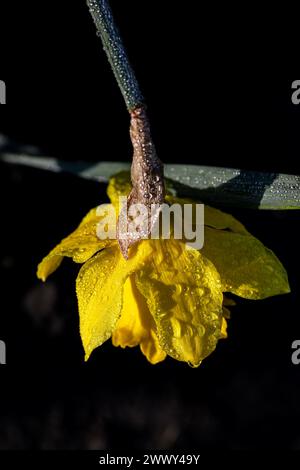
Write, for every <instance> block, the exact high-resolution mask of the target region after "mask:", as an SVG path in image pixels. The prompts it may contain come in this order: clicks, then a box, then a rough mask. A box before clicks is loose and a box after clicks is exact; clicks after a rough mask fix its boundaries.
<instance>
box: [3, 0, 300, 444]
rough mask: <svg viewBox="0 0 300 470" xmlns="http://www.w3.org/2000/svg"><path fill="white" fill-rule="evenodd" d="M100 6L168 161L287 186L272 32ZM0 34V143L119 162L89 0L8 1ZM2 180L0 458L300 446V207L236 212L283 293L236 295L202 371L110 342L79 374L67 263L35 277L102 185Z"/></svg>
mask: <svg viewBox="0 0 300 470" xmlns="http://www.w3.org/2000/svg"><path fill="white" fill-rule="evenodd" d="M161 3H164V4H163V5H161ZM111 4H112V7H113V11H114V13H115V16H116V20H117V23H118V25H119V27H120V30H121V32H122V36H123V38H124V41H125V44H126V46H127V48H128V51H129V55H130V58H131V61H132V64H133V65H134V68H135V70H136V73H137V76H138V79H139V81H140V83H141V86H142V89H143V92H144V95H145V97H146V100H147V103H148V110H149V114H150V118H151V123H152V129H153V134H154V138H155V142H156V144H157V149H158V152H159V155H160V158H161V159H162V160H163V161H164V162H180V163H195V164H209V165H220V166H231V167H237V168H243V169H257V170H264V171H271V172H286V173H293V174H299V148H300V142H299V139H298V135H299V133H298V128H299V124H300V106H299V107H296V106H294V105H293V104H292V103H291V83H292V81H293V80H295V79H297V75H295V76H291V77H290V78H291V79H289V78H280V77H281V75H280V74H279V72H278V71H276V72H272V71H271V70H269V71H268V70H267V65H266V61H265V58H266V54H267V53H268V52H269V42H270V44H273V45H272V46H270V49H271V52H277V50H276V46H275V44H274V43H272V41H271V40H270V38H269V37H267V38H265V41H264V42H262V41H261V40H260V38H259V39H258V38H257V37H256V41H254V40H253V27H252V33H251V29H250V28H249V29H248V28H246V26H245V24H244V23H243V22H237V23H235V24H234V25H233V26H232V25H231V24H228V22H224V23H223V25H222V19H223V16H222V11H218V14H217V15H216V12H211V13H206V12H203V14H202V15H201V14H199V7H197V5H196V2H192V1H189V2H186V6H184V7H183V6H182V5H180V6H176V5H174V4H173V2H154V1H150V0H143V2H140V1H138V0H126V1H125V0H122V1H120V0H119V1H117V0H112V1H111ZM227 13H228V12H227ZM228 14H229V13H228ZM0 23H1V28H0V44H1V63H0V79H1V80H5V82H6V85H7V105H6V106H2V107H1V111H0V133H3V134H5V135H7V136H8V137H9V138H10V139H12V140H13V141H15V142H18V143H19V144H26V145H34V146H38V147H39V148H40V149H41V152H42V153H43V154H44V155H48V156H56V157H59V158H61V159H64V160H84V161H100V160H115V161H119V160H126V161H127V160H130V158H131V146H130V141H129V136H128V126H129V119H128V115H127V112H126V109H125V106H124V104H123V101H122V97H121V95H120V93H119V90H118V88H117V86H116V84H115V82H114V79H113V77H112V73H111V71H110V68H109V66H108V64H107V62H106V58H105V55H104V53H103V52H102V49H101V44H100V40H99V39H98V38H97V37H96V35H95V27H94V24H93V22H92V20H91V18H90V16H89V12H88V9H87V7H86V5H85V2H84V0H76V1H75V0H73V1H71V0H65V1H64V2H61V1H60V2H58V1H57V2H54V1H46V0H44V1H43V2H38V1H33V0H32V1H27V2H21V1H16V2H7V3H6V2H3V3H1V7H0ZM255 31H256V33H257V31H258V30H257V29H255ZM268 57H269V54H268ZM281 72H282V70H281ZM298 78H299V76H298ZM0 171H1V173H0V181H1V183H0V197H1V215H2V224H1V253H0V265H1V279H2V281H1V304H0V339H2V340H5V341H6V344H7V365H6V366H0V448H2V449H28V448H29V449H78V448H79V449H108V450H114V449H120V448H123V449H127V450H143V449H147V448H148V449H149V448H152V449H159V448H161V449H170V450H174V449H181V450H187V449H190V450H197V449H198V450H201V449H215V448H224V449H257V448H277V449H278V448H288V449H299V448H300V432H299V426H298V421H299V418H300V404H299V399H298V397H299V392H300V365H299V366H298V367H297V366H294V365H292V363H291V353H292V350H291V343H292V342H293V341H294V340H295V339H298V338H300V320H299V307H300V298H299V291H298V283H299V281H298V279H299V269H298V266H299V264H298V263H299V254H298V243H299V215H298V212H288V213H287V212H286V213H283V212H258V211H234V212H233V213H234V215H236V216H237V217H238V218H239V219H240V220H241V221H242V222H243V223H245V224H246V225H247V227H248V228H249V230H250V231H252V233H253V234H254V235H256V236H257V237H258V238H259V239H261V240H262V241H263V242H264V243H265V244H266V245H267V246H269V247H270V248H271V249H273V250H274V251H275V253H276V254H277V255H278V256H279V258H280V259H281V260H282V262H283V264H284V265H285V267H286V268H287V271H288V273H289V277H290V282H291V287H292V294H290V295H286V296H282V297H277V298H272V299H267V300H264V301H260V302H251V301H243V300H238V305H237V306H236V307H235V308H234V311H233V314H232V320H231V321H230V323H229V339H228V340H226V341H222V342H220V343H219V345H218V347H217V350H216V351H215V352H214V353H213V354H212V355H211V356H210V357H209V358H208V359H206V360H205V361H204V363H203V365H201V367H200V368H199V369H196V370H192V369H191V368H189V367H188V366H187V365H185V364H181V363H177V362H176V361H174V360H172V359H167V360H166V361H165V362H163V363H162V364H160V365H157V366H151V365H150V364H148V363H147V361H146V359H144V357H143V356H142V355H141V353H140V352H139V350H138V348H134V349H126V350H124V351H123V350H121V349H119V348H118V349H117V348H113V347H112V346H111V344H110V342H107V343H106V344H105V345H104V346H103V347H101V348H99V349H98V350H96V351H95V352H94V353H93V355H92V357H91V359H90V360H89V362H88V363H86V364H85V363H84V362H83V350H82V347H81V342H80V337H79V333H78V316H77V305H76V298H75V291H74V282H75V277H76V273H77V272H78V266H76V265H74V264H72V263H71V262H67V261H66V262H64V263H63V266H62V267H61V269H60V270H59V271H58V272H57V273H56V274H55V275H53V276H52V277H51V278H50V279H49V281H48V282H47V283H46V284H45V285H43V284H41V283H40V282H39V281H38V280H37V279H36V278H35V270H36V265H37V263H38V262H39V261H40V259H41V258H42V257H43V256H44V255H45V254H46V253H47V252H48V251H49V250H50V248H52V247H53V246H54V245H55V243H57V242H58V241H59V240H60V239H61V238H62V237H63V236H65V235H66V234H67V233H69V232H70V231H71V230H73V228H74V227H75V226H76V225H77V224H78V222H79V221H80V220H81V218H82V216H83V215H84V214H85V212H87V211H88V209H89V208H90V207H94V206H96V205H97V204H98V203H99V202H100V201H103V200H104V198H105V187H104V186H102V185H98V184H96V183H91V182H86V181H81V180H79V179H77V178H75V177H71V176H66V175H52V174H50V175H49V174H47V173H44V172H42V171H37V170H30V169H24V168H21V167H15V168H10V167H8V166H6V165H4V164H1V167H0Z"/></svg>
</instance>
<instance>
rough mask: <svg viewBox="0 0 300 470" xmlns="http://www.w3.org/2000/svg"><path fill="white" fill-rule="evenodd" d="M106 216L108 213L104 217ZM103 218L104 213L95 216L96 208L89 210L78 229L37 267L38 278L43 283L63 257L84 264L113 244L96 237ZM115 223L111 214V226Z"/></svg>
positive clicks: (110, 241) (111, 241)
mask: <svg viewBox="0 0 300 470" xmlns="http://www.w3.org/2000/svg"><path fill="white" fill-rule="evenodd" d="M108 214H109V211H108V212H107V214H106V216H107V215H108ZM104 216H105V214H104V213H103V214H102V216H99V215H97V208H94V209H92V210H90V212H89V213H88V214H87V215H86V216H85V217H84V219H83V220H82V222H81V223H80V225H79V227H78V228H77V229H76V230H75V231H74V232H73V233H71V234H70V235H69V236H67V237H66V238H64V239H63V240H62V241H61V242H60V243H59V244H58V245H57V246H56V247H55V248H54V249H53V250H52V251H51V252H50V253H49V254H48V255H47V256H46V257H45V258H44V259H43V260H42V262H41V263H40V264H39V265H38V270H37V276H38V278H39V279H42V280H43V281H45V280H46V279H47V277H48V276H49V275H50V274H51V273H53V272H54V271H55V270H56V269H57V268H58V266H59V265H60V263H61V262H62V260H63V257H64V256H67V257H70V258H73V261H75V262H76V263H84V262H85V261H87V260H88V259H89V258H91V257H92V256H93V255H94V254H95V253H96V252H97V251H99V250H101V249H102V248H104V247H105V246H109V245H111V244H112V243H114V241H113V240H109V239H106V240H100V239H99V238H98V237H97V224H98V223H99V221H100V220H101V219H102V218H104ZM115 223H116V222H115V218H114V217H113V216H112V213H111V224H115Z"/></svg>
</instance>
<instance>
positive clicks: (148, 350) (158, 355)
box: [112, 275, 166, 364]
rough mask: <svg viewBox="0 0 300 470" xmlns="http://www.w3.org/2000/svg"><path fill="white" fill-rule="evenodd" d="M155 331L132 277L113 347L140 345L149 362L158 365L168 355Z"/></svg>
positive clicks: (126, 285) (125, 288)
mask: <svg viewBox="0 0 300 470" xmlns="http://www.w3.org/2000/svg"><path fill="white" fill-rule="evenodd" d="M155 330H156V325H155V322H154V320H153V317H152V316H151V314H150V312H149V309H148V307H147V303H146V301H145V298H144V297H143V296H142V295H141V294H140V292H139V290H138V289H137V287H136V285H135V281H134V275H131V276H130V277H128V278H127V280H126V282H125V285H124V293H123V308H122V312H121V317H120V319H119V321H118V323H117V325H116V329H115V331H114V332H113V335H112V341H113V345H114V346H121V347H122V348H125V347H126V346H130V347H132V346H137V345H140V348H141V351H142V352H143V354H144V355H145V356H146V357H147V359H148V361H149V362H151V364H157V363H158V362H161V361H163V360H164V359H165V358H166V353H165V352H164V351H163V350H162V349H161V347H160V345H159V342H158V338H157V335H156V331H155Z"/></svg>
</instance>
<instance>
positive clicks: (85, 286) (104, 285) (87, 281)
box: [76, 240, 152, 359]
mask: <svg viewBox="0 0 300 470" xmlns="http://www.w3.org/2000/svg"><path fill="white" fill-rule="evenodd" d="M137 248H138V249H137ZM151 251H152V249H151V246H150V244H149V243H148V241H147V240H145V241H143V242H141V243H140V244H139V245H138V247H137V246H133V247H132V248H131V252H130V258H129V260H127V261H126V260H125V259H124V258H123V256H122V255H121V252H120V249H119V247H118V246H112V247H110V248H107V249H105V250H103V251H101V252H100V253H98V254H97V255H95V256H94V257H93V258H91V259H90V260H88V261H87V262H86V263H85V264H84V265H83V266H82V268H81V269H80V271H79V274H78V277H77V281H76V292H77V298H78V307H79V318H80V334H81V339H82V343H83V347H84V350H85V353H86V359H88V357H89V356H90V354H91V352H92V351H93V350H94V349H95V348H96V347H98V346H100V345H101V344H102V343H103V342H104V341H106V340H107V339H108V338H110V336H111V335H112V332H113V330H114V329H115V326H116V323H117V321H118V319H119V317H120V315H121V310H122V303H123V288H124V284H125V281H126V279H127V277H128V276H129V275H130V274H132V273H133V272H134V271H135V270H136V269H138V268H140V267H141V266H142V264H143V263H144V262H145V260H146V259H147V258H148V257H149V255H150V254H151Z"/></svg>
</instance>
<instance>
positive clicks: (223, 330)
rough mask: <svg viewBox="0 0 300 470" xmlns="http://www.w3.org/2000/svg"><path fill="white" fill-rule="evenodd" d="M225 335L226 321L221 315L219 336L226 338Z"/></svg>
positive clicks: (226, 335)
mask: <svg viewBox="0 0 300 470" xmlns="http://www.w3.org/2000/svg"><path fill="white" fill-rule="evenodd" d="M226 310H227V309H226ZM227 337H228V334H227V321H226V320H225V318H224V317H223V318H222V326H221V338H222V339H226V338H227Z"/></svg>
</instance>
